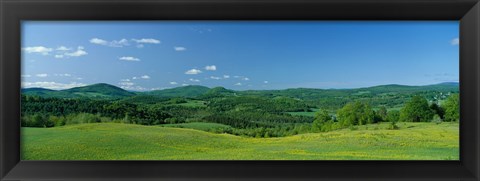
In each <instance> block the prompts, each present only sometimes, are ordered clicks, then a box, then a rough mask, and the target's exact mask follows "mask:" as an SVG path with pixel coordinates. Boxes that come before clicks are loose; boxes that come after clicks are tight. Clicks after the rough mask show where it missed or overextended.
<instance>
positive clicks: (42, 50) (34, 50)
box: [23, 46, 53, 55]
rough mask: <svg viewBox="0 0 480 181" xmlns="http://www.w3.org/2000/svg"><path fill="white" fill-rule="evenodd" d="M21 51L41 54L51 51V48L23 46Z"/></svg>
mask: <svg viewBox="0 0 480 181" xmlns="http://www.w3.org/2000/svg"><path fill="white" fill-rule="evenodd" d="M23 51H25V52H27V53H39V54H42V55H48V54H49V53H50V52H52V51H53V49H52V48H47V47H44V46H34V47H25V48H23Z"/></svg>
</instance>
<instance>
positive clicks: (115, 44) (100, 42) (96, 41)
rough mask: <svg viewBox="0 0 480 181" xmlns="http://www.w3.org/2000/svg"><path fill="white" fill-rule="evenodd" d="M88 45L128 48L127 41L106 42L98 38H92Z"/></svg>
mask: <svg viewBox="0 0 480 181" xmlns="http://www.w3.org/2000/svg"><path fill="white" fill-rule="evenodd" d="M90 43H93V44H97V45H104V46H109V47H124V46H128V45H129V44H128V40H127V39H125V38H123V39H120V40H112V41H110V42H109V41H107V40H103V39H100V38H92V39H90Z"/></svg>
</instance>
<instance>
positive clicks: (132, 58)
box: [118, 57, 140, 62]
mask: <svg viewBox="0 0 480 181" xmlns="http://www.w3.org/2000/svg"><path fill="white" fill-rule="evenodd" d="M118 59H119V60H125V61H131V62H138V61H140V59H139V58H135V57H120V58H118Z"/></svg>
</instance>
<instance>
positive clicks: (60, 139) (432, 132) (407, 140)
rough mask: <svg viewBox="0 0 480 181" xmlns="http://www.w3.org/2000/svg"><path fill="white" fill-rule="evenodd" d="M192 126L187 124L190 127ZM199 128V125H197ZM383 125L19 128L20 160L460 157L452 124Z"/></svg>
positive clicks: (115, 125)
mask: <svg viewBox="0 0 480 181" xmlns="http://www.w3.org/2000/svg"><path fill="white" fill-rule="evenodd" d="M190 126H191V125H190ZM196 126H197V127H198V125H196ZM398 126H399V127H400V129H399V130H388V129H387V127H388V123H382V124H371V125H368V126H359V127H357V128H358V129H355V130H351V129H344V130H338V131H331V132H325V133H307V134H300V135H295V136H289V137H280V138H251V137H239V136H233V135H228V134H214V133H208V132H204V131H199V130H194V129H185V128H170V127H159V126H141V125H133V124H116V123H95V124H80V125H72V126H61V127H52V128H22V159H23V160H393V159H394V160H458V159H459V125H458V123H441V124H434V123H398Z"/></svg>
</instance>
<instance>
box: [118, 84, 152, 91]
mask: <svg viewBox="0 0 480 181" xmlns="http://www.w3.org/2000/svg"><path fill="white" fill-rule="evenodd" d="M120 88H122V89H125V90H134V91H148V90H152V89H148V88H145V87H141V86H128V85H127V86H120Z"/></svg>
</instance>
